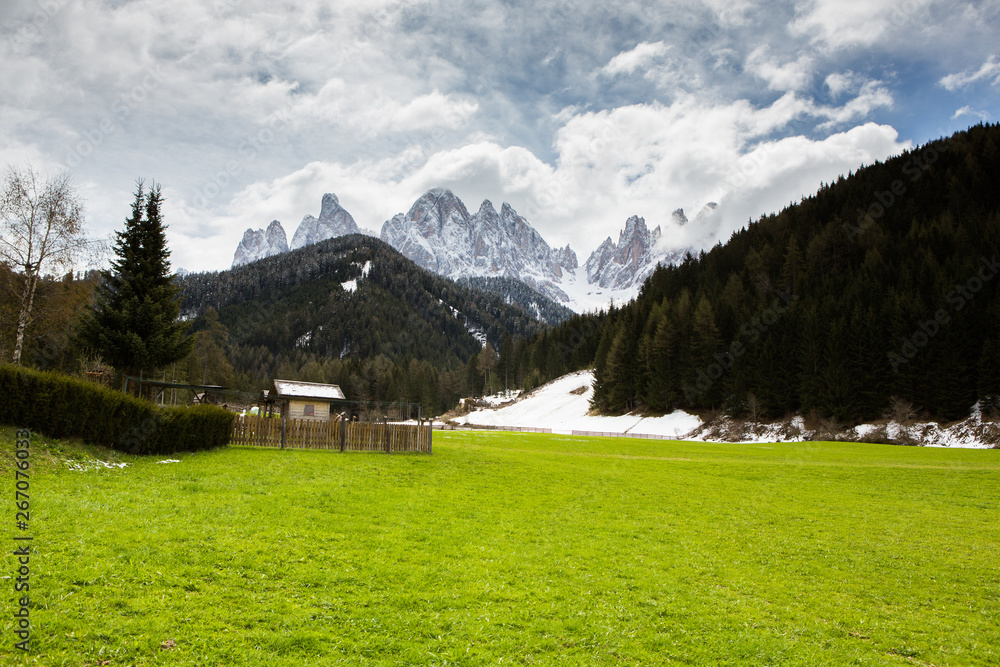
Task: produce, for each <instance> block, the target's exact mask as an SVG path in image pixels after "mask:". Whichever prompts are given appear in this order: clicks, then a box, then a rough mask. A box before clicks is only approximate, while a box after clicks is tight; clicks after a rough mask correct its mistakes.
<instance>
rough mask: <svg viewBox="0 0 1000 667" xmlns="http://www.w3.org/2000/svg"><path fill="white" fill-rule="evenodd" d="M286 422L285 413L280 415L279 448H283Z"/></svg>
mask: <svg viewBox="0 0 1000 667" xmlns="http://www.w3.org/2000/svg"><path fill="white" fill-rule="evenodd" d="M287 422H288V418H287V417H286V416H285V415H281V448H282V449H284V448H285V424H286V423H287Z"/></svg>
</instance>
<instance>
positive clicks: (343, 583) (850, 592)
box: [0, 429, 1000, 666]
mask: <svg viewBox="0 0 1000 667" xmlns="http://www.w3.org/2000/svg"><path fill="white" fill-rule="evenodd" d="M13 436H14V431H13V430H12V429H4V430H3V431H2V433H0V448H2V452H3V456H4V464H3V477H2V479H0V484H3V485H5V487H6V488H5V489H4V490H3V497H4V498H7V502H6V504H5V507H6V508H7V510H6V511H7V512H8V514H9V515H10V516H9V517H8V518H7V519H6V520H5V523H6V525H7V526H8V529H7V530H5V531H4V533H5V534H6V535H7V536H8V537H7V539H6V540H5V542H6V545H7V546H6V547H5V551H6V552H8V553H9V551H10V550H11V545H13V544H14V543H13V540H12V537H13V535H14V532H15V531H14V530H13V519H14V516H13V515H14V511H15V510H14V507H13V496H14V493H13V485H14V481H13V475H12V471H11V470H12V469H11V461H12V451H13V439H14V438H13ZM32 455H33V459H32V464H33V468H34V469H33V476H32V480H31V485H32V486H31V494H32V498H31V503H32V515H31V530H30V532H31V534H32V535H33V536H34V543H33V551H32V560H31V568H32V569H31V610H32V611H31V613H32V621H33V626H34V634H33V637H32V652H31V653H30V654H29V655H28V656H22V655H21V653H20V651H16V650H15V649H14V648H13V644H14V642H15V641H16V639H15V638H14V636H13V634H12V630H13V624H12V620H11V613H10V610H12V609H13V600H14V598H15V595H14V593H13V590H12V589H13V583H12V580H11V578H10V576H9V575H11V574H13V572H14V570H15V568H16V565H15V563H14V560H15V559H14V558H13V557H12V556H8V557H7V558H6V559H5V560H4V563H5V564H4V565H3V568H4V569H5V570H6V571H5V572H2V573H0V574H3V575H5V578H4V579H0V586H4V587H6V588H7V590H6V591H4V592H3V594H2V598H3V600H4V607H3V609H4V614H3V622H2V624H0V627H2V628H3V631H2V635H0V664H4V665H7V664H10V665H16V664H39V665H47V666H50V665H81V666H82V665H307V664H308V665H334V664H356V665H361V664H365V665H372V664H375V665H377V664H384V665H415V664H421V665H422V664H428V665H446V664H447V665H478V664H498V663H501V662H502V663H503V664H508V663H514V664H580V665H604V664H629V665H652V664H695V665H810V666H811V665H914V664H916V665H995V664H1000V623H998V621H997V618H998V613H1000V554H998V545H1000V512H998V509H1000V475H998V473H1000V451H967V450H965V451H963V450H957V451H956V450H941V449H923V448H903V447H890V446H881V445H861V444H853V443H794V444H778V445H727V444H715V443H688V442H666V441H645V442H644V441H636V440H622V439H600V438H570V437H563V436H552V435H536V434H511V433H464V432H454V433H446V434H435V440H434V455H433V456H426V455H423V456H421V455H394V456H388V455H385V454H361V453H352V454H340V453H336V452H316V451H312V452H305V451H273V450H254V449H248V448H223V449H220V450H217V451H212V452H203V453H198V454H183V455H178V456H174V457H172V458H177V459H181V462H180V463H157V461H158V460H159V459H158V458H148V457H147V458H137V457H128V456H124V455H117V454H114V453H111V452H108V451H105V450H95V449H88V448H83V447H78V446H75V445H70V444H66V443H57V442H52V441H49V440H46V439H44V438H41V439H36V440H35V441H34V443H33V454H32ZM93 459H103V460H111V461H116V462H124V463H127V464H128V465H127V466H126V467H125V468H123V469H118V468H114V469H108V468H105V467H104V466H98V467H96V468H95V467H94V465H92V464H93ZM66 460H76V461H77V467H80V468H84V469H85V470H71V469H69V466H68V465H67V464H66ZM2 582H6V583H2Z"/></svg>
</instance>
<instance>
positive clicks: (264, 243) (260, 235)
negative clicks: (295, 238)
mask: <svg viewBox="0 0 1000 667" xmlns="http://www.w3.org/2000/svg"><path fill="white" fill-rule="evenodd" d="M284 252H288V237H287V236H286V235H285V229H284V227H282V226H281V223H280V222H278V221H277V220H272V221H271V224H270V225H268V226H267V231H265V230H263V229H258V230H253V229H248V230H246V231H245V232H243V239H242V240H241V241H240V244H239V245H238V246H237V247H236V253H235V254H234V255H233V266H239V265H241V264H247V263H249V262H255V261H257V260H258V259H264V258H265V257H270V256H271V255H280V254H281V253H284Z"/></svg>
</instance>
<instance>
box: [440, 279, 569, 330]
mask: <svg viewBox="0 0 1000 667" xmlns="http://www.w3.org/2000/svg"><path fill="white" fill-rule="evenodd" d="M456 282H458V284H459V285H465V286H466V287H471V288H473V289H475V290H479V291H480V292H492V293H495V294H499V295H500V296H501V297H503V299H504V301H506V302H507V303H513V304H517V305H518V306H520V307H521V308H523V309H524V310H525V311H527V312H529V313H531V314H533V315H534V316H535V317H537V318H538V319H539V320H540V321H541V322H544V323H545V324H549V325H554V324H559V323H561V322H565V321H566V320H568V319H569V318H571V317H573V311H572V310H570V309H569V308H567V307H566V306H564V305H562V304H561V303H556V302H555V301H553V300H552V299H550V298H549V297H547V296H545V295H544V294H542V293H541V292H539V291H537V290H535V289H532V288H531V287H529V286H528V285H526V284H525V283H523V282H521V281H520V280H514V279H513V278H505V277H502V276H501V277H497V276H477V277H474V278H459V279H458V280H457V281H456Z"/></svg>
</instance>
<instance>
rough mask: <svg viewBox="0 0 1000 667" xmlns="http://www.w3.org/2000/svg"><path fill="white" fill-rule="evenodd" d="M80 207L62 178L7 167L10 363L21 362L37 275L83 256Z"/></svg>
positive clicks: (2, 228) (4, 224) (1, 202)
mask: <svg viewBox="0 0 1000 667" xmlns="http://www.w3.org/2000/svg"><path fill="white" fill-rule="evenodd" d="M86 244H87V240H86V238H85V237H84V235H83V204H82V203H81V201H80V199H79V196H78V195H77V193H76V190H75V188H73V186H72V184H71V183H70V180H69V176H68V175H67V174H63V175H60V176H55V177H53V178H50V179H47V180H44V179H43V178H42V177H41V176H40V175H39V174H38V172H36V171H35V170H34V169H33V168H31V167H30V166H27V167H22V168H19V167H13V166H8V167H7V174H6V176H5V179H4V187H3V191H2V192H0V261H2V262H4V263H5V264H7V265H8V266H9V267H10V269H11V270H12V271H15V272H22V275H23V279H24V286H23V288H22V289H21V294H20V297H19V300H20V308H19V311H18V318H17V337H16V340H15V343H14V355H13V362H14V364H20V363H21V352H22V350H23V349H24V332H25V330H27V328H28V325H29V324H30V323H31V307H32V304H33V303H34V300H35V290H36V288H37V287H38V280H39V278H40V277H41V276H42V275H44V274H43V271H49V270H54V269H56V268H60V269H65V268H67V267H70V268H71V267H72V264H73V261H74V260H75V259H76V258H77V257H78V256H80V254H81V253H82V252H83V251H84V249H85V247H86Z"/></svg>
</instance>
